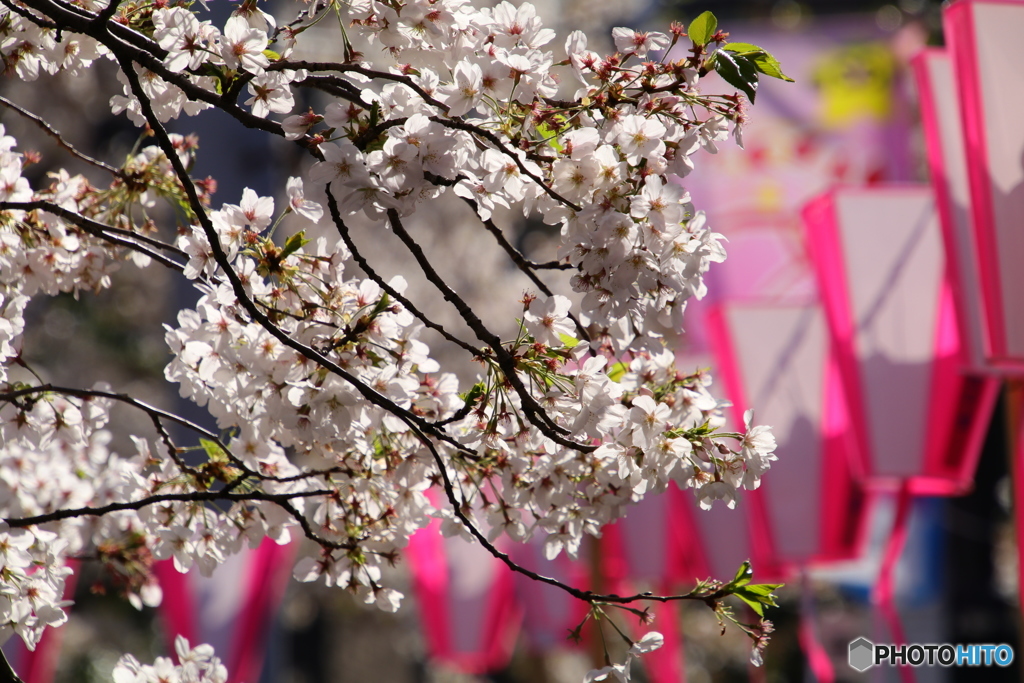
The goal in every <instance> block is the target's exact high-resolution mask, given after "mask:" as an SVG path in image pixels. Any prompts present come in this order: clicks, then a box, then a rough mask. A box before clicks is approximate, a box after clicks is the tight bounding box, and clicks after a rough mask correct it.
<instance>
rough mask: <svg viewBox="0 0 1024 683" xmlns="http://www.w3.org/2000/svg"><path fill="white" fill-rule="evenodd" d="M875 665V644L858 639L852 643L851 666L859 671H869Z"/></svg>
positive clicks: (865, 639) (864, 639)
mask: <svg viewBox="0 0 1024 683" xmlns="http://www.w3.org/2000/svg"><path fill="white" fill-rule="evenodd" d="M874 664H875V644H874V643H872V642H871V641H870V640H868V639H867V638H858V639H857V640H855V641H853V642H852V643H850V666H851V667H853V668H854V669H856V670H857V671H861V672H864V671H867V670H868V669H870V668H871V667H872V666H874Z"/></svg>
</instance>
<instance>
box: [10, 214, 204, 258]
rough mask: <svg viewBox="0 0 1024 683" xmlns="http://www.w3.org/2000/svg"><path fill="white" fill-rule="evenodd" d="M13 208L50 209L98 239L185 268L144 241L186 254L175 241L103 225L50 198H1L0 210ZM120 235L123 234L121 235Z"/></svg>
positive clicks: (172, 251) (181, 254) (160, 247)
mask: <svg viewBox="0 0 1024 683" xmlns="http://www.w3.org/2000/svg"><path fill="white" fill-rule="evenodd" d="M8 209H10V210H16V211H45V212H47V213H52V214H53V215H55V216H59V217H61V218H63V219H64V220H66V221H68V222H69V223H73V224H74V225H76V226H77V227H79V228H81V229H82V230H83V231H85V232H87V233H88V234H90V235H92V236H94V237H98V238H100V239H103V240H106V241H108V242H111V243H112V244H116V245H118V246H121V247H125V248H127V249H131V250H133V251H137V252H139V253H140V254H145V255H146V256H148V257H149V258H151V259H153V260H154V261H157V262H158V263H161V264H163V265H165V266H167V267H168V268H171V269H173V270H176V271H178V272H179V273H180V272H182V271H184V270H185V266H184V265H183V264H181V263H178V262H177V261H175V260H173V259H170V258H168V257H166V256H164V255H163V254H161V253H160V252H158V251H154V250H152V249H150V248H149V247H147V246H145V244H140V242H144V243H146V244H151V245H153V246H155V247H157V248H158V249H164V250H167V251H170V252H171V253H174V254H178V255H180V256H182V257H185V258H187V257H188V254H186V253H185V252H183V251H182V250H180V249H178V248H177V247H175V246H174V245H171V244H167V243H166V242H161V241H160V240H156V239H153V238H152V237H147V236H146V235H140V234H139V233H137V232H132V231H131V230H125V229H124V228H115V227H113V226H112V225H106V224H104V223H100V222H99V221H94V220H92V219H91V218H86V217H85V216H83V215H81V214H77V213H75V212H74V211H69V210H68V209H65V208H64V207H62V206H60V205H59V204H54V203H53V202H47V201H43V200H36V201H32V202H0V211H2V210H8ZM122 235H123V237H122Z"/></svg>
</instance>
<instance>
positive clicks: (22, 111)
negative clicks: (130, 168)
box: [0, 96, 125, 178]
mask: <svg viewBox="0 0 1024 683" xmlns="http://www.w3.org/2000/svg"><path fill="white" fill-rule="evenodd" d="M0 104H2V105H4V106H5V107H8V108H9V109H13V110H14V111H16V112H18V113H19V114H21V115H22V116H24V117H25V118H26V119H28V120H29V121H31V122H32V123H34V124H36V125H37V126H39V127H40V128H42V129H43V131H44V132H45V133H46V134H47V135H49V136H50V137H52V138H53V139H54V140H56V141H57V144H58V145H60V146H61V147H63V148H64V149H66V150H67V151H68V152H70V153H71V154H72V155H74V156H76V157H78V158H79V159H81V160H82V161H84V162H85V163H87V164H91V165H93V166H95V167H96V168H102V169H103V170H104V171H107V172H108V173H112V174H113V175H115V176H117V177H118V178H124V177H125V175H124V171H122V170H121V169H119V168H114V167H113V166H110V165H109V164H105V163H103V162H102V161H100V160H98V159H93V158H92V157H91V156H89V155H88V154H85V153H84V152H80V151H78V150H77V149H75V147H74V146H73V145H72V144H71V143H69V142H68V141H67V140H65V139H64V138H62V137H61V135H60V133H59V132H58V131H57V129H56V128H54V127H53V126H51V125H50V124H48V123H47V122H46V121H43V120H42V119H41V118H40V117H38V116H36V115H35V114H33V113H32V112H30V111H29V110H27V109H23V108H22V107H20V106H18V105H17V104H15V103H14V102H11V101H10V100H9V99H7V98H6V97H2V96H0Z"/></svg>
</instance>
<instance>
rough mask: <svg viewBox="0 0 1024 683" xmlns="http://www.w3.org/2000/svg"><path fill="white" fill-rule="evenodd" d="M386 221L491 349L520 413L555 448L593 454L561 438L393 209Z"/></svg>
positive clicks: (506, 354)
mask: <svg viewBox="0 0 1024 683" xmlns="http://www.w3.org/2000/svg"><path fill="white" fill-rule="evenodd" d="M388 220H389V221H390V223H391V230H392V232H394V233H395V235H396V236H397V237H398V238H399V239H400V240H402V243H403V244H405V246H406V248H407V249H408V250H409V251H410V253H412V255H413V258H415V259H416V263H418V264H419V266H420V270H422V271H423V274H424V275H426V276H427V280H429V281H430V283H431V284H433V285H434V287H436V288H437V290H438V291H439V292H441V295H442V296H444V299H445V301H447V302H449V303H451V304H452V305H453V306H455V309H456V310H457V311H458V312H459V315H461V316H462V319H463V320H465V321H466V324H467V325H469V328H470V329H471V330H473V333H474V334H476V336H477V338H478V339H480V341H482V342H484V343H485V344H487V345H488V346H490V347H491V350H492V351H493V352H494V357H495V359H496V360H497V362H498V365H499V367H501V370H502V372H504V374H505V377H506V378H508V381H509V382H510V383H511V384H512V387H513V388H514V389H515V390H516V393H517V394H518V395H519V399H520V403H521V407H522V410H523V412H524V413H525V414H526V416H527V418H528V419H529V420H530V422H531V423H533V424H534V425H535V426H536V427H537V428H538V429H540V430H541V431H542V432H544V435H545V436H547V437H548V438H549V439H552V440H553V441H555V443H558V444H559V445H562V446H565V447H566V448H573V449H576V450H578V451H581V452H584V453H589V452H590V451H593V450H594V449H595V448H596V447H595V446H589V445H584V444H580V443H576V442H575V441H573V440H571V439H567V438H565V436H564V434H567V433H568V432H567V431H566V430H565V429H563V428H562V427H559V426H558V425H557V424H555V422H554V421H553V420H552V419H551V418H550V417H549V416H548V414H547V413H546V412H545V411H544V409H543V408H541V407H540V405H539V404H538V403H537V401H536V399H534V397H533V395H532V394H530V392H529V390H528V389H527V388H526V386H525V385H524V384H523V381H522V379H520V377H519V373H518V372H516V361H515V359H514V358H513V357H512V356H511V354H509V352H508V351H507V350H506V349H505V347H504V346H503V345H502V343H501V339H499V338H498V336H497V335H495V334H494V333H493V332H491V331H490V330H488V329H487V327H486V326H484V324H483V321H481V320H480V318H479V317H478V316H477V314H476V313H475V312H473V309H472V308H470V307H469V304H467V303H466V302H465V301H464V300H463V299H462V297H460V296H459V295H458V294H456V293H455V290H453V289H452V288H451V287H449V286H448V283H446V282H445V281H444V279H443V278H441V276H440V275H438V273H437V271H436V270H435V269H434V266H433V264H431V263H430V259H428V258H427V255H426V254H424V253H423V248H422V247H420V245H419V244H418V243H417V242H416V240H414V239H413V238H412V235H410V234H409V232H408V231H407V230H406V229H405V226H403V225H402V220H401V218H400V217H399V216H398V212H397V211H395V210H394V209H388Z"/></svg>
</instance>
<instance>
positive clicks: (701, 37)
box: [686, 12, 718, 45]
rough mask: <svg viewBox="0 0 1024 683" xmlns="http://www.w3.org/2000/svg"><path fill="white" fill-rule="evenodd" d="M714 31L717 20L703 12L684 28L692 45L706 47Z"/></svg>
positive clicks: (716, 28)
mask: <svg viewBox="0 0 1024 683" xmlns="http://www.w3.org/2000/svg"><path fill="white" fill-rule="evenodd" d="M716 31H718V19H716V18H715V15H714V14H712V13H711V12H704V13H703V14H701V15H700V16H699V17H697V18H696V19H694V20H693V21H691V22H690V25H689V26H687V27H686V35H688V36H690V40H692V41H693V44H694V45H707V44H708V43H710V42H711V36H713V35H715V32H716Z"/></svg>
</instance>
